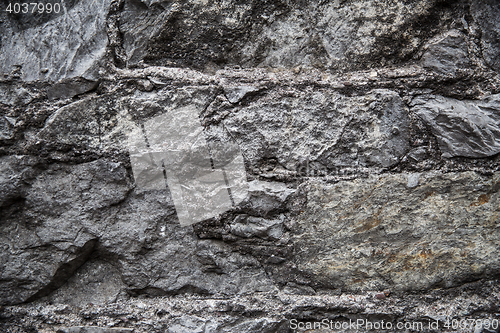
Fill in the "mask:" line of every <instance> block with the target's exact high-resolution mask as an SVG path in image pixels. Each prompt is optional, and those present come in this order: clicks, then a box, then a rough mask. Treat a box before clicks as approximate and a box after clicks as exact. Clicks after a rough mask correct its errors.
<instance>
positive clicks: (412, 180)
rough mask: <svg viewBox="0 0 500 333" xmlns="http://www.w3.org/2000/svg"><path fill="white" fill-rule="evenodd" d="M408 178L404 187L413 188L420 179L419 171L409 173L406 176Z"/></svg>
mask: <svg viewBox="0 0 500 333" xmlns="http://www.w3.org/2000/svg"><path fill="white" fill-rule="evenodd" d="M407 178H408V183H407V184H406V187H408V188H414V187H417V186H418V182H419V180H420V173H410V174H408V176H407Z"/></svg>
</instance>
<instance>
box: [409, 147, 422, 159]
mask: <svg viewBox="0 0 500 333" xmlns="http://www.w3.org/2000/svg"><path fill="white" fill-rule="evenodd" d="M407 156H408V159H410V160H412V161H413V162H421V161H423V160H424V159H425V158H426V156H427V148H425V147H417V148H413V149H412V150H410V152H409V153H408V155H407Z"/></svg>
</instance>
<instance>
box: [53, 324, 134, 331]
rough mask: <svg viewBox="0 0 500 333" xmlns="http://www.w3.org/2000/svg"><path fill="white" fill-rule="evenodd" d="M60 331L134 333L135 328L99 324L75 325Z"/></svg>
mask: <svg viewBox="0 0 500 333" xmlns="http://www.w3.org/2000/svg"><path fill="white" fill-rule="evenodd" d="M57 332H58V333H133V332H134V329H133V328H115V327H98V326H73V327H68V328H59V329H58V331H57Z"/></svg>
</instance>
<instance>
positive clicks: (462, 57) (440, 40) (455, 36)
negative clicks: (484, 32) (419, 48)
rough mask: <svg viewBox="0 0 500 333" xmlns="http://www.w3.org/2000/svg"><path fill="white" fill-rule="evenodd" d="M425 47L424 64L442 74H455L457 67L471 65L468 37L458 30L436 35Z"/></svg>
mask: <svg viewBox="0 0 500 333" xmlns="http://www.w3.org/2000/svg"><path fill="white" fill-rule="evenodd" d="M425 49H426V51H425V52H424V54H423V56H422V66H423V67H425V68H429V69H432V70H434V71H436V72H438V73H440V74H448V75H455V72H456V70H457V69H459V68H468V67H470V65H471V61H470V59H469V54H468V49H467V37H466V36H465V35H464V34H462V33H461V32H459V31H457V30H451V31H448V32H446V33H445V34H443V35H439V36H437V37H434V38H433V39H431V40H430V41H429V42H428V44H427V45H426V47H425Z"/></svg>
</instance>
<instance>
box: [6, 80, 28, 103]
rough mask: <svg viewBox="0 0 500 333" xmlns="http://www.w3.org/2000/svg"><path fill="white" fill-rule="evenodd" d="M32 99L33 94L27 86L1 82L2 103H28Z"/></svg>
mask: <svg viewBox="0 0 500 333" xmlns="http://www.w3.org/2000/svg"><path fill="white" fill-rule="evenodd" d="M32 100H33V96H32V94H31V93H30V92H29V90H27V89H26V88H23V87H19V86H16V85H14V84H4V83H0V103H3V104H6V105H16V104H17V105H19V104H20V105H26V104H29V103H30V102H31V101H32Z"/></svg>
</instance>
